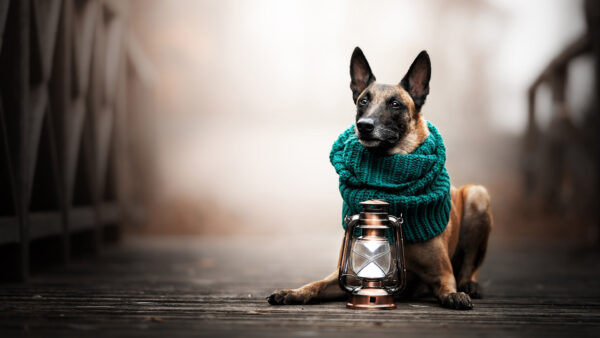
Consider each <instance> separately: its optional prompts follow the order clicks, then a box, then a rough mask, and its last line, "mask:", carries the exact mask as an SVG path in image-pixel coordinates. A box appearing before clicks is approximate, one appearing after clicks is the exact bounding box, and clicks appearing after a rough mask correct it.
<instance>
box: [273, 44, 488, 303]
mask: <svg viewBox="0 0 600 338" xmlns="http://www.w3.org/2000/svg"><path fill="white" fill-rule="evenodd" d="M350 76H351V78H352V81H351V83H350V88H351V89H352V97H353V100H354V103H355V104H356V108H357V114H356V134H357V137H358V139H359V141H360V143H361V144H362V145H363V146H365V147H367V148H368V149H370V150H372V151H375V152H379V153H383V154H407V153H411V152H412V151H414V150H415V149H416V148H418V147H419V145H421V144H422V143H423V142H424V141H425V139H426V138H427V136H428V135H429V130H428V128H427V124H426V122H425V120H424V118H423V114H422V113H421V107H422V106H423V104H424V103H425V99H426V97H427V94H429V79H430V77H431V63H430V60H429V55H428V54H427V52H425V51H423V52H421V53H420V54H419V55H418V56H417V58H416V59H415V61H414V62H413V64H412V65H411V66H410V68H409V70H408V72H407V74H406V76H404V78H403V79H402V81H401V82H400V83H399V84H397V85H386V84H379V83H376V82H375V76H374V75H373V73H372V72H371V68H370V67H369V63H368V62H367V59H366V58H365V56H364V54H363V53H362V51H361V50H360V48H358V47H357V48H356V49H355V50H354V53H353V54H352V60H351V62H350ZM450 194H451V199H452V209H451V211H450V220H449V222H448V226H447V227H446V229H445V230H444V232H442V233H441V234H440V235H438V236H436V237H434V238H432V239H430V240H428V241H425V242H419V243H414V244H409V245H406V247H405V254H406V265H407V270H408V288H407V289H406V290H405V291H404V294H416V293H417V292H419V293H421V292H423V291H424V290H427V289H428V290H429V291H431V292H433V294H434V295H435V296H436V297H437V298H438V300H439V302H440V303H441V304H442V306H444V307H448V308H453V309H471V308H472V307H473V304H472V302H471V298H478V297H480V296H481V289H480V286H479V284H478V283H477V275H478V272H479V267H480V266H481V263H482V262H483V258H484V256H485V252H486V249H487V242H488V237H489V233H490V230H491V228H492V214H491V210H490V197H489V195H488V193H487V191H486V189H485V188H484V187H482V186H479V185H467V186H463V187H460V188H458V189H457V188H455V187H452V188H451V191H450ZM337 271H338V270H337V269H336V270H335V272H334V273H332V274H331V275H329V276H327V277H326V278H325V279H323V280H321V281H317V282H313V283H310V284H306V285H304V286H302V287H300V288H298V289H291V290H289V289H288V290H279V291H275V292H274V293H273V294H271V295H270V296H269V297H267V299H268V301H269V303H270V304H306V303H309V302H319V301H327V300H338V299H343V297H344V296H345V295H346V293H345V292H344V291H342V289H341V288H340V287H339V285H338V272H337Z"/></svg>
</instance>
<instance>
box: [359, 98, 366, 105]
mask: <svg viewBox="0 0 600 338" xmlns="http://www.w3.org/2000/svg"><path fill="white" fill-rule="evenodd" d="M358 104H360V105H361V106H364V105H365V104H367V99H361V100H360V101H358Z"/></svg>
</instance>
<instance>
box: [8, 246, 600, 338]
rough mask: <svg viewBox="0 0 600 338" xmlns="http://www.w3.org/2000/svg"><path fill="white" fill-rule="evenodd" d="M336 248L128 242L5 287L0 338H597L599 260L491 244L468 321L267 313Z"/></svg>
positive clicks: (338, 309) (325, 268)
mask: <svg viewBox="0 0 600 338" xmlns="http://www.w3.org/2000/svg"><path fill="white" fill-rule="evenodd" d="M338 244H339V239H338V238H322V239H318V240H315V239H312V238H309V237H295V238H293V239H290V238H278V237H275V238H265V237H262V238H229V239H228V238H222V239H201V238H169V239H156V238H155V239H141V238H130V239H126V240H125V241H124V242H123V243H121V244H120V245H119V246H117V247H114V248H110V249H108V250H105V251H104V252H103V253H102V254H101V255H100V256H98V257H94V258H88V259H81V260H76V261H75V262H73V263H71V264H70V265H69V266H63V267H49V268H45V269H43V271H41V272H38V273H37V274H36V275H34V276H33V279H32V280H31V282H29V283H27V284H4V285H0V337H12V336H39V337H55V336H56V337H88V336H107V337H108V336H110V337H112V336H144V337H148V336H150V337H153V336H162V337H175V336H207V337H235V336H240V337H313V336H324V337H342V336H343V337H358V336H365V335H367V334H368V335H371V336H373V337H380V336H416V335H417V334H418V335H422V336H467V337H471V336H502V337H512V336H545V337H552V336H572V337H580V336H596V337H598V336H600V253H599V252H598V251H590V250H581V249H578V250H575V249H570V248H569V247H568V246H562V247H556V246H545V247H544V246H511V247H507V246H499V245H495V244H494V243H492V245H491V248H490V252H489V256H488V258H487V260H486V262H485V265H484V269H483V270H482V272H481V282H482V284H483V286H484V287H485V289H484V291H485V292H486V298H485V299H482V300H475V301H474V304H475V309H474V310H472V311H453V310H447V309H442V308H440V307H439V306H438V305H437V304H436V302H435V301H434V300H433V299H419V300H410V301H402V302H398V308H397V309H396V310H393V311H376V312H363V311H352V310H347V309H346V308H345V307H344V303H342V302H334V303H328V304H317V305H305V306H270V305H268V304H267V302H266V301H265V297H266V296H267V294H268V293H269V292H270V291H271V290H273V289H275V288H282V287H295V286H298V285H300V284H301V283H304V282H307V281H310V280H313V279H317V278H319V277H322V276H324V275H326V274H327V273H329V272H330V271H331V269H332V268H333V267H334V266H335V263H336V259H337V257H336V256H337V251H338Z"/></svg>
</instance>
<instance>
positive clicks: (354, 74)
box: [350, 47, 375, 103]
mask: <svg viewBox="0 0 600 338" xmlns="http://www.w3.org/2000/svg"><path fill="white" fill-rule="evenodd" d="M350 78H351V79H352V81H350V89H352V99H353V100H354V103H356V100H357V99H358V96H359V95H360V93H362V91H363V90H365V88H367V87H368V86H369V85H370V84H371V83H372V82H374V81H375V75H373V73H372V72H371V67H369V62H367V58H366V57H365V54H363V52H362V50H360V48H358V47H356V48H354V52H353V53H352V59H350Z"/></svg>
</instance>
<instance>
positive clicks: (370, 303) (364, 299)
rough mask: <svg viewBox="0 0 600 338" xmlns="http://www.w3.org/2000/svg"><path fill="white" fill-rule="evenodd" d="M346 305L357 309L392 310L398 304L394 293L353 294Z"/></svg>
mask: <svg viewBox="0 0 600 338" xmlns="http://www.w3.org/2000/svg"><path fill="white" fill-rule="evenodd" d="M346 307H347V308H349V309H357V310H392V309H395V308H396V304H395V303H394V297H393V296H392V295H364V294H363V295H357V294H351V295H350V298H349V299H348V303H346Z"/></svg>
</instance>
